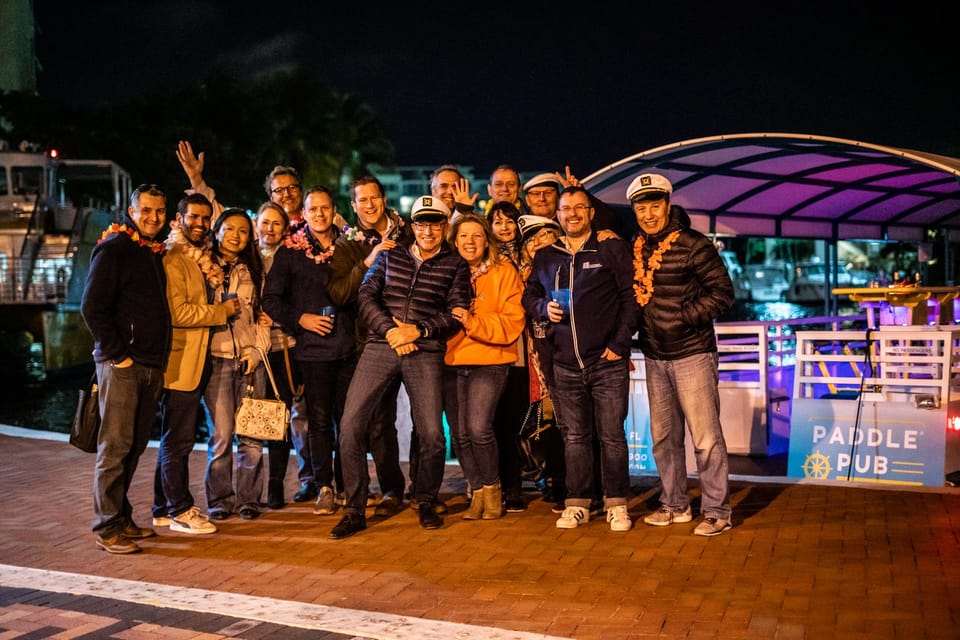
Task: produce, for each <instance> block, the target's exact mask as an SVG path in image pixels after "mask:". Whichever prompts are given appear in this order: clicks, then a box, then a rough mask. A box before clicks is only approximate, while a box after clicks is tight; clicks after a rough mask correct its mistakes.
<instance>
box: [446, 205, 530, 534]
mask: <svg viewBox="0 0 960 640" xmlns="http://www.w3.org/2000/svg"><path fill="white" fill-rule="evenodd" d="M448 241H449V242H450V244H451V246H453V247H454V248H455V249H456V250H457V252H458V253H459V254H460V256H461V257H462V258H463V259H464V260H465V261H466V262H467V264H468V265H469V266H470V280H471V285H472V289H473V302H472V303H471V305H470V308H469V309H463V308H460V307H457V308H454V309H453V312H452V313H453V316H454V317H455V318H456V319H457V320H459V321H460V323H461V324H462V325H463V329H461V330H460V331H458V332H457V333H456V334H454V335H453V337H451V338H450V339H449V340H448V341H447V353H446V357H445V363H446V370H445V373H444V407H445V409H446V412H447V419H448V421H449V423H450V431H451V436H452V437H453V439H454V440H455V442H456V444H457V446H456V451H457V455H458V457H459V459H460V465H461V467H462V468H463V473H464V477H465V478H466V480H467V483H468V484H469V486H470V488H471V489H472V490H473V495H472V498H471V502H470V507H469V508H468V509H467V511H466V512H465V513H464V515H463V519H464V520H479V519H483V520H493V519H496V518H500V517H502V516H503V493H502V490H501V486H500V475H499V454H498V447H497V439H496V436H495V434H494V422H493V420H494V413H495V411H496V408H497V403H498V402H499V400H500V396H501V394H502V393H503V389H504V386H505V385H506V382H507V374H508V371H509V369H510V365H511V364H513V363H514V362H515V361H516V359H517V341H518V340H519V339H520V336H521V334H522V332H523V326H524V322H525V315H524V311H523V307H522V306H521V304H520V296H521V293H522V285H521V282H520V276H519V273H518V272H517V270H516V269H515V268H514V267H513V265H511V264H510V263H509V262H507V261H505V260H504V259H503V258H501V257H500V255H499V253H498V251H497V240H496V238H495V237H494V235H493V231H492V229H491V228H490V224H489V223H488V222H487V221H486V219H484V218H483V217H481V216H479V215H476V214H472V213H466V214H462V215H460V216H458V217H457V219H456V220H455V221H454V222H453V224H452V225H451V228H450V233H449V236H448Z"/></svg>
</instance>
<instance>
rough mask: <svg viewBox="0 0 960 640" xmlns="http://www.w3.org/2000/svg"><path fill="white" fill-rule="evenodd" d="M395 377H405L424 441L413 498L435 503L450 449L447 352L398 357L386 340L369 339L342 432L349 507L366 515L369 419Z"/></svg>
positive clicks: (351, 394)
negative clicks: (445, 390)
mask: <svg viewBox="0 0 960 640" xmlns="http://www.w3.org/2000/svg"><path fill="white" fill-rule="evenodd" d="M397 379H400V380H402V381H403V383H404V385H405V387H406V389H407V393H408V395H409V396H410V408H411V412H412V414H413V418H414V421H415V422H416V425H417V434H418V437H419V443H420V464H419V467H418V470H417V475H416V478H415V479H414V481H415V486H416V495H415V496H414V498H416V499H417V500H418V501H420V502H435V501H436V500H437V498H438V496H439V493H440V485H441V484H442V483H443V471H444V461H445V459H446V451H447V448H446V440H445V438H444V434H443V419H442V413H443V405H442V401H441V395H442V394H441V393H438V391H439V390H440V389H442V385H443V353H442V352H431V351H414V352H413V353H411V354H409V355H406V356H403V357H400V356H398V355H397V354H396V353H395V352H394V351H393V349H391V348H390V346H389V345H387V344H386V343H381V342H371V343H368V344H367V345H366V346H365V347H364V349H363V354H362V355H361V356H360V362H359V364H358V365H357V370H356V373H355V374H354V377H353V381H352V382H351V384H350V390H349V392H348V393H347V402H346V408H345V409H344V412H343V422H342V429H341V432H340V455H341V457H342V460H343V480H344V489H345V492H346V501H347V504H346V507H345V510H347V511H351V512H353V513H358V514H362V513H363V512H364V509H365V507H366V501H367V486H368V484H369V482H370V477H369V474H368V472H367V448H368V446H369V442H370V419H371V417H372V416H373V413H374V411H375V409H376V407H377V405H378V404H379V403H380V402H381V401H382V400H383V396H384V393H386V392H387V391H388V390H389V389H391V388H392V386H393V385H394V383H396V381H397Z"/></svg>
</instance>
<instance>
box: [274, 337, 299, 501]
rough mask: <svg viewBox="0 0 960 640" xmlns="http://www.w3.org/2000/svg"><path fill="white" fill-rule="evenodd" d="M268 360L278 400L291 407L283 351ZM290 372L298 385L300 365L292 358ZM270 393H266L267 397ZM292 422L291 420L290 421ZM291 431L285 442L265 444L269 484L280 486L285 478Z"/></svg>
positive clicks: (290, 392)
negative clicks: (278, 395)
mask: <svg viewBox="0 0 960 640" xmlns="http://www.w3.org/2000/svg"><path fill="white" fill-rule="evenodd" d="M267 358H268V359H269V360H270V368H271V369H272V370H273V375H274V378H275V379H276V381H277V392H278V393H279V394H280V399H281V400H283V401H284V402H285V403H287V406H288V407H291V406H292V405H293V390H292V389H291V388H290V381H289V380H288V379H287V366H286V363H285V362H284V360H283V351H282V350H281V351H271V352H270V353H268V354H267ZM290 370H291V373H292V374H293V385H294V386H296V385H298V384H299V383H300V364H299V363H298V362H297V361H296V360H294V359H293V358H292V357H291V359H290ZM270 394H272V391H269V392H268V395H270ZM291 421H292V420H291ZM291 433H292V429H291V430H288V431H287V435H288V437H287V439H286V440H272V441H270V442H268V443H267V449H268V456H269V461H270V462H269V468H268V472H269V478H270V482H271V483H274V482H278V483H280V485H281V486H282V484H283V481H284V479H285V478H286V477H287V466H288V465H289V464H290V449H291V444H290V442H291V437H290V434H291Z"/></svg>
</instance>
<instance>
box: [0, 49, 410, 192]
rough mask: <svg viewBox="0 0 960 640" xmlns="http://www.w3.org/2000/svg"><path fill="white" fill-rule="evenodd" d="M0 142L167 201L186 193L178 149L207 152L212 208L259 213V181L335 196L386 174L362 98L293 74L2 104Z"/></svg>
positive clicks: (372, 118) (305, 73) (377, 133)
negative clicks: (101, 99) (376, 171)
mask: <svg viewBox="0 0 960 640" xmlns="http://www.w3.org/2000/svg"><path fill="white" fill-rule="evenodd" d="M0 138H5V139H7V140H8V141H10V142H11V143H13V141H15V140H17V141H18V140H23V139H26V140H31V141H33V142H36V143H38V144H40V145H43V146H44V147H45V148H57V149H59V150H60V152H61V154H62V155H63V157H68V158H104V159H110V160H113V161H115V162H117V163H118V164H120V166H122V167H123V168H125V169H126V170H127V171H129V172H130V174H131V175H132V178H133V182H134V184H137V183H140V182H156V183H159V184H161V185H163V186H164V187H165V188H166V189H167V191H168V193H177V192H179V191H180V190H182V189H185V188H187V187H188V186H189V185H188V184H187V181H186V178H185V176H184V175H183V171H182V170H181V168H180V164H179V163H178V162H177V158H176V153H175V152H176V148H177V142H178V141H179V140H189V141H190V142H191V144H192V145H193V148H194V149H195V150H196V151H197V152H200V151H204V152H205V156H206V158H205V159H206V167H205V170H204V177H205V179H206V180H207V182H208V184H210V185H211V186H212V187H214V188H215V189H216V190H217V196H218V198H219V199H220V200H221V201H222V202H223V203H224V204H229V205H232V206H240V207H244V208H249V209H256V208H257V207H258V206H259V204H260V203H261V202H263V201H264V200H265V199H266V193H265V191H264V188H263V181H264V177H265V176H266V175H267V173H269V172H270V170H271V169H272V168H273V167H274V166H276V165H278V164H281V165H289V166H293V167H295V168H296V169H297V171H299V172H300V174H301V177H302V179H303V182H304V185H305V186H307V185H313V184H323V185H327V186H328V187H330V188H331V189H333V190H334V191H335V192H337V191H339V187H340V184H341V180H342V179H343V178H344V177H352V176H355V175H359V174H362V173H367V172H369V171H370V169H369V167H370V165H372V164H377V165H380V166H385V167H390V166H392V165H393V157H394V151H393V145H392V144H391V143H390V141H389V140H387V138H386V136H385V132H384V129H383V126H382V124H381V123H380V121H379V119H378V117H377V115H376V114H375V113H374V112H373V110H372V109H371V108H370V106H369V105H368V104H367V103H366V102H364V101H363V100H362V99H361V98H360V97H358V96H355V95H351V94H349V93H343V92H340V91H337V90H335V89H331V88H328V87H326V86H324V85H323V84H322V83H321V82H320V81H319V80H318V79H317V78H316V76H314V75H313V74H312V73H311V72H310V71H309V70H307V69H305V68H297V69H293V70H288V71H281V72H277V73H273V74H270V75H266V76H263V77H261V78H259V79H257V80H255V81H252V82H245V83H241V82H239V81H237V80H235V79H234V78H231V77H229V76H226V75H222V74H217V75H212V76H208V77H206V78H204V79H203V80H201V81H199V82H197V83H195V84H194V85H192V86H189V87H187V88H185V89H182V90H179V91H174V92H164V93H158V94H156V95H151V96H146V97H139V98H135V99H131V100H127V101H123V102H109V103H98V104H96V105H94V106H91V107H86V108H73V107H68V106H66V105H62V104H57V103H54V102H52V101H50V100H47V99H45V98H43V97H40V96H34V95H27V94H22V93H5V94H2V95H0Z"/></svg>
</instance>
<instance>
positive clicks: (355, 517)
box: [330, 513, 367, 540]
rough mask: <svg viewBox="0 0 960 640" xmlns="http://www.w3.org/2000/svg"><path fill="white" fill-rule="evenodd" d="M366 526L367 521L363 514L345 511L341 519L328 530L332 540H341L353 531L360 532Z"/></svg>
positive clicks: (353, 532)
mask: <svg viewBox="0 0 960 640" xmlns="http://www.w3.org/2000/svg"><path fill="white" fill-rule="evenodd" d="M366 528H367V522H366V520H364V518H363V516H361V515H359V514H356V513H345V514H344V515H343V519H342V520H340V522H338V523H337V526H335V527H334V528H333V530H332V531H330V537H331V538H333V539H334V540H342V539H343V538H349V537H350V536H352V535H353V534H355V533H360V532H361V531H363V530H364V529H366Z"/></svg>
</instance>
